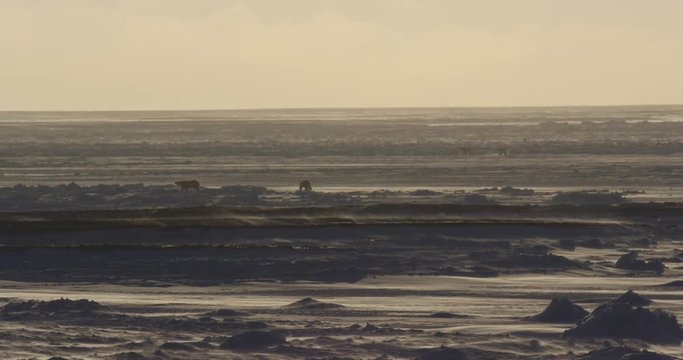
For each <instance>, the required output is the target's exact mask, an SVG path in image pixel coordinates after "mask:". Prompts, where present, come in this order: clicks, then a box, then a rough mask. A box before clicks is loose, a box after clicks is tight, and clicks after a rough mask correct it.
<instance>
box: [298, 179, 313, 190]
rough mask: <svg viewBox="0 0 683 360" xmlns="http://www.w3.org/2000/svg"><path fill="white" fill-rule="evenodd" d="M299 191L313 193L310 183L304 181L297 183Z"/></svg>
mask: <svg viewBox="0 0 683 360" xmlns="http://www.w3.org/2000/svg"><path fill="white" fill-rule="evenodd" d="M299 191H313V187H312V186H311V182H310V181H308V180H304V181H302V182H300V183H299Z"/></svg>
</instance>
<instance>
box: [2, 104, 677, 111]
mask: <svg viewBox="0 0 683 360" xmlns="http://www.w3.org/2000/svg"><path fill="white" fill-rule="evenodd" d="M655 106H683V103H680V104H672V103H670V104H666V103H662V104H628V105H624V104H600V105H482V106H474V105H470V106H468V105H465V106H462V105H446V106H332V107H325V106H320V107H316V106H312V107H298V106H295V107H244V108H196V109H191V108H176V109H154V108H146V109H126V110H121V109H119V110H114V109H89V110H69V109H59V110H0V113H49V112H52V113H55V112H64V113H79V112H83V113H87V112H180V111H282V110H290V111H291V110H295V111H296V110H386V109H532V108H609V107H655Z"/></svg>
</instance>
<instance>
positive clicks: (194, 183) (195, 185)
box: [175, 180, 199, 191]
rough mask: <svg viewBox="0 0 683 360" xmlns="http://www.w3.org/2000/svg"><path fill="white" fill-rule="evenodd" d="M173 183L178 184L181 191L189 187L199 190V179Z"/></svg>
mask: <svg viewBox="0 0 683 360" xmlns="http://www.w3.org/2000/svg"><path fill="white" fill-rule="evenodd" d="M175 184H176V185H178V186H180V190H181V191H188V190H190V189H194V190H196V191H199V181H197V180H187V181H176V182H175Z"/></svg>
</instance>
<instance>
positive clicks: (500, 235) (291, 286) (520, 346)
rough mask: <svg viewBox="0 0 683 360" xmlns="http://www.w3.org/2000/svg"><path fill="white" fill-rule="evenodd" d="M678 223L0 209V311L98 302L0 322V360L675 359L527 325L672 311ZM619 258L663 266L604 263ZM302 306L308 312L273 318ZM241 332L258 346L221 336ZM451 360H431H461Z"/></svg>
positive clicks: (445, 212) (663, 212)
mask: <svg viewBox="0 0 683 360" xmlns="http://www.w3.org/2000/svg"><path fill="white" fill-rule="evenodd" d="M682 218H683V212H681V208H680V206H678V205H675V204H623V205H618V206H613V205H584V206H578V207H577V206H566V205H533V206H519V205H454V204H378V205H366V206H339V207H329V206H328V207H304V208H296V207H294V208H293V207H275V208H270V207H266V208H215V207H214V208H190V209H160V210H118V211H115V210H109V211H60V212H55V211H42V212H20V213H4V214H2V216H0V226H2V228H3V229H4V231H3V233H2V234H1V235H0V241H1V242H2V243H3V244H4V246H2V247H1V248H0V263H1V264H2V267H0V278H2V279H4V281H3V282H2V283H0V298H1V299H2V300H3V304H6V303H19V302H21V301H28V300H41V301H48V300H55V299H60V298H69V299H74V300H76V299H88V300H94V301H97V302H98V303H100V305H101V307H94V308H93V307H92V306H90V305H88V303H84V304H83V303H78V304H75V305H72V304H70V303H68V302H67V305H68V307H67V305H64V304H63V303H64V301H63V302H60V303H55V304H53V303H48V304H41V303H25V304H21V303H19V304H18V305H10V307H9V308H7V307H6V308H4V309H1V310H0V339H2V341H1V342H0V353H2V354H3V356H4V357H3V358H7V359H33V358H35V359H47V358H49V357H50V356H61V357H63V358H67V359H108V358H111V359H213V358H226V359H230V358H235V359H243V358H244V359H251V358H253V359H261V358H282V359H285V358H310V359H335V358H349V359H358V358H366V359H374V358H385V359H386V358H396V359H413V358H419V357H420V356H429V355H428V352H429V351H432V350H433V351H446V350H438V349H437V350H434V349H435V348H438V347H440V346H447V347H448V348H457V349H460V350H457V351H461V352H463V353H464V354H466V357H464V358H466V359H475V360H476V359H602V358H603V357H600V356H602V355H599V354H598V355H595V354H593V355H595V356H597V357H595V356H593V355H586V356H587V357H583V358H581V357H580V356H583V355H585V354H588V353H589V352H590V351H597V350H600V349H605V348H609V347H617V346H622V345H627V346H629V347H631V348H633V349H637V350H628V351H640V350H641V349H648V350H649V351H654V352H658V353H662V354H669V355H672V356H681V355H683V351H682V350H681V347H680V345H679V344H671V343H659V342H657V341H650V340H643V339H637V338H636V339H634V338H630V337H628V336H626V337H623V336H610V335H605V336H595V337H592V338H589V339H583V338H572V337H567V336H563V331H564V330H566V329H569V328H572V327H574V326H575V325H574V324H572V323H559V324H549V323H538V322H532V321H529V320H527V319H525V317H526V316H531V315H535V314H537V313H540V312H541V311H542V310H543V309H544V308H545V306H546V305H548V303H549V302H550V299H551V298H552V297H554V296H565V297H567V298H569V299H571V300H572V301H574V302H575V303H576V304H578V305H580V306H583V307H584V308H586V309H587V310H588V311H591V310H593V309H595V308H596V307H597V306H598V305H600V304H603V303H606V302H608V301H610V300H611V299H614V298H616V297H617V296H619V295H621V294H623V293H624V292H626V290H629V289H634V290H636V291H637V292H639V293H640V294H641V295H644V296H647V297H649V298H651V299H653V300H654V301H655V302H654V303H653V304H651V305H649V306H648V308H650V309H656V308H663V309H666V310H667V311H669V312H671V313H673V314H675V315H680V314H681V313H682V312H683V291H681V287H680V284H678V283H674V284H673V285H672V286H660V285H663V284H665V283H670V282H673V281H675V280H677V279H680V278H681V277H683V269H681V265H680V264H681V262H683V253H682V252H681V250H680V249H683V241H681V233H682V232H683V228H681V227H680V223H681V219H682ZM629 251H638V259H642V260H643V261H644V262H643V264H647V263H648V262H650V263H654V262H659V263H660V264H662V265H663V267H662V268H661V269H660V270H655V269H650V268H639V267H638V266H639V265H638V264H626V265H624V266H620V265H619V263H620V262H621V259H622V258H623V257H624V256H625V255H626V254H628V252H629ZM309 297H311V298H315V299H317V300H318V301H321V302H323V304H318V303H316V302H314V301H310V300H307V301H305V302H303V303H298V304H297V305H296V306H288V307H285V305H287V304H290V303H293V302H295V301H298V300H300V299H304V298H309ZM60 304H61V305H60ZM311 304H312V305H311ZM330 304H337V305H341V306H342V307H340V306H334V305H330ZM0 305H2V304H0ZM626 326H627V327H628V326H631V325H628V324H627V325H626ZM634 326H635V325H634ZM250 331H260V332H259V333H257V334H256V335H254V336H266V338H267V339H269V341H271V342H267V341H266V340H264V339H261V338H259V339H261V340H263V341H266V342H259V341H257V340H254V339H251V340H240V338H237V340H235V339H234V338H233V339H231V340H229V339H230V337H231V336H236V335H240V334H244V333H248V334H252V333H249V332H250ZM264 332H266V333H265V335H264ZM252 335H253V334H252ZM268 337H270V338H268ZM242 342H246V344H247V345H244V344H243V343H242ZM235 343H237V344H238V345H235ZM239 344H242V345H244V347H241V346H240V345H239ZM430 349H431V350H430ZM453 351H456V350H453ZM610 351H626V350H624V349H617V350H614V349H612V350H610ZM458 354H460V355H458V356H461V355H462V353H459V352H458ZM432 355H433V356H441V355H443V354H441V355H439V353H438V352H437V353H435V354H432ZM451 355H452V356H455V355H453V354H451ZM443 356H445V355H443ZM452 356H451V357H437V359H440V358H446V359H452V358H456V359H460V358H463V357H452ZM463 356H465V355H463ZM591 356H593V357H591ZM427 358H429V357H427ZM616 358H617V359H621V358H622V356H619V357H616ZM624 359H626V358H625V357H624Z"/></svg>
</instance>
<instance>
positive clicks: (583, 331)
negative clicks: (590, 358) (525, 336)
mask: <svg viewBox="0 0 683 360" xmlns="http://www.w3.org/2000/svg"><path fill="white" fill-rule="evenodd" d="M564 335H565V336H569V337H580V338H592V339H595V338H631V339H640V340H644V341H648V342H651V343H658V344H679V343H680V342H681V340H683V332H682V331H681V327H680V325H679V324H678V320H677V319H676V316H675V315H672V314H670V313H668V312H666V311H664V310H661V309H657V310H654V311H651V310H648V309H644V308H642V307H632V306H631V305H629V304H628V303H623V302H614V303H607V304H603V305H600V306H598V307H597V308H596V309H595V310H593V312H592V313H590V315H588V316H586V317H585V318H583V319H582V320H581V321H579V323H578V324H577V325H576V326H575V327H574V328H572V329H569V330H566V331H565V332H564Z"/></svg>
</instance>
